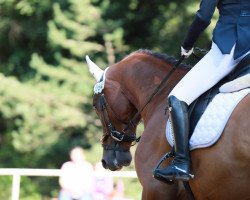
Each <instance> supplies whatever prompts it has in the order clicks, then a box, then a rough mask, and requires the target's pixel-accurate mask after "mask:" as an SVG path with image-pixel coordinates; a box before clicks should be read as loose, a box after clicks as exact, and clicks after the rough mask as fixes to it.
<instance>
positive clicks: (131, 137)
mask: <svg viewBox="0 0 250 200" xmlns="http://www.w3.org/2000/svg"><path fill="white" fill-rule="evenodd" d="M96 95H98V97H97V98H98V99H97V101H99V102H96V103H98V104H99V105H100V109H99V110H98V109H97V107H96V105H93V106H94V108H95V109H96V110H97V111H98V112H99V113H100V115H99V116H100V120H101V121H102V122H103V125H104V134H103V137H102V139H101V142H102V145H103V147H104V149H106V150H118V151H119V150H120V151H124V149H118V148H116V147H112V146H110V145H104V142H105V141H106V140H107V139H108V138H109V137H111V138H112V139H113V140H114V141H115V142H116V143H120V142H131V143H132V142H138V141H139V138H136V134H135V133H134V132H132V133H131V129H133V130H134V128H135V127H136V126H137V124H138V120H137V122H136V123H135V122H134V121H131V120H128V121H127V122H125V121H123V120H121V119H120V118H119V117H118V116H117V114H116V113H115V112H114V111H113V110H112V108H111V107H110V105H109V104H108V102H107V100H106V98H105V95H104V93H103V92H101V93H100V94H96ZM107 107H108V108H109V110H110V111H111V112H112V113H113V116H115V118H116V119H117V120H118V121H119V122H121V123H122V124H124V125H125V128H124V129H122V131H118V130H117V129H116V128H115V126H114V125H113V123H112V121H111V119H110V117H109V114H108V111H107ZM133 119H134V118H133Z"/></svg>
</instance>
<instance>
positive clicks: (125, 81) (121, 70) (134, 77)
mask: <svg viewBox="0 0 250 200" xmlns="http://www.w3.org/2000/svg"><path fill="white" fill-rule="evenodd" d="M172 66H173V64H171V63H168V62H166V61H164V60H162V59H159V58H157V57H154V56H152V55H149V54H145V53H135V54H133V55H131V56H129V57H127V58H125V59H124V60H122V61H121V62H119V63H117V64H116V65H115V66H114V67H113V69H112V68H111V71H113V74H114V76H115V77H116V80H117V81H119V83H120V85H121V87H122V90H123V91H124V93H125V95H126V96H127V98H128V99H129V101H130V102H131V103H132V104H133V105H134V106H135V108H136V109H137V110H138V111H139V110H140V109H141V108H142V107H143V106H144V105H145V103H146V102H147V100H148V99H149V97H150V96H151V95H152V94H153V92H154V90H155V89H156V88H157V86H158V85H159V84H160V83H161V81H162V80H163V78H164V77H165V76H166V75H167V74H168V72H169V71H170V70H171V69H172ZM186 72H187V71H186V70H183V69H177V70H176V72H175V73H173V74H172V76H171V77H170V78H169V80H168V81H167V83H166V85H165V86H164V87H163V89H162V90H161V91H159V92H158V94H157V95H156V96H155V97H154V98H153V99H152V101H150V103H149V104H148V105H147V106H146V107H145V109H144V110H143V112H142V113H141V116H142V118H143V119H144V121H147V120H148V118H149V117H150V115H151V114H153V112H154V111H156V110H157V109H156V108H157V107H162V105H164V106H165V105H166V97H167V96H168V94H169V93H170V91H171V89H172V88H173V87H174V86H175V85H176V83H177V82H178V81H179V80H180V79H181V78H182V77H183V76H184V75H185V74H186Z"/></svg>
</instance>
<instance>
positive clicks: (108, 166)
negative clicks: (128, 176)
mask: <svg viewBox="0 0 250 200" xmlns="http://www.w3.org/2000/svg"><path fill="white" fill-rule="evenodd" d="M102 166H103V167H104V168H105V169H109V170H111V171H119V170H121V169H122V167H123V166H122V165H119V163H118V162H117V160H116V159H115V160H114V162H113V163H112V164H108V163H107V162H106V161H105V160H102Z"/></svg>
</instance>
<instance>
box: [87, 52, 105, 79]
mask: <svg viewBox="0 0 250 200" xmlns="http://www.w3.org/2000/svg"><path fill="white" fill-rule="evenodd" d="M86 61H87V64H88V67H89V72H90V73H91V74H92V75H93V76H94V78H95V80H96V81H97V82H99V81H100V79H101V77H102V75H103V72H104V71H103V70H102V69H101V68H100V67H98V66H97V65H96V64H95V63H94V62H92V61H91V60H90V58H89V56H88V55H87V56H86Z"/></svg>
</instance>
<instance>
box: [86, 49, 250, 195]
mask: <svg viewBox="0 0 250 200" xmlns="http://www.w3.org/2000/svg"><path fill="white" fill-rule="evenodd" d="M87 62H88V65H89V67H90V72H91V73H92V74H93V75H94V77H95V78H96V80H97V82H99V83H103V84H99V85H98V84H97V85H96V86H95V94H94V96H93V106H94V108H95V110H96V112H97V115H98V116H99V117H100V120H101V123H102V127H103V133H104V135H103V138H102V145H103V149H104V150H103V156H102V163H103V166H104V168H106V169H110V170H112V171H115V170H119V169H121V168H122V167H123V166H128V165H129V164H130V163H131V160H132V156H131V153H130V148H131V143H132V142H133V141H134V140H135V133H136V127H137V124H138V123H139V121H140V120H143V123H144V132H143V133H142V136H141V139H140V141H139V143H138V145H137V148H136V152H135V157H134V162H135V168H136V172H137V175H138V179H139V181H140V183H141V185H142V199H143V200H163V199H164V200H176V199H187V196H186V195H185V192H184V190H183V187H182V185H181V184H180V183H179V182H175V183H174V184H173V185H168V184H165V183H162V182H160V181H158V180H156V179H154V178H153V176H152V171H153V169H154V167H155V166H156V164H157V162H158V161H159V159H160V158H161V157H162V156H163V155H164V154H165V153H166V152H168V151H170V150H171V147H170V145H169V143H168V142H167V140H166V136H165V130H166V121H167V118H168V113H167V112H166V111H165V109H166V98H167V96H168V94H169V92H170V91H171V89H172V88H173V87H174V86H175V85H176V84H177V83H178V81H179V80H180V79H181V78H182V77H183V76H184V75H185V74H186V73H187V72H188V69H187V68H185V66H183V64H182V65H181V66H180V67H178V68H177V69H176V71H175V72H174V73H173V74H172V76H170V77H169V80H168V81H167V83H166V85H165V86H164V88H163V89H162V90H161V91H160V92H158V93H157V95H156V96H155V97H154V98H153V99H152V100H151V101H150V102H149V103H148V105H147V106H146V107H145V108H144V109H142V107H143V106H144V105H145V102H146V100H147V99H148V98H149V96H150V95H151V94H152V93H153V91H154V90H155V88H156V87H157V86H158V85H159V83H160V82H161V80H162V79H163V78H164V76H165V75H166V74H168V72H169V71H170V70H171V68H172V66H173V65H174V63H176V60H174V59H173V58H171V57H169V56H167V55H165V54H164V55H163V54H158V53H154V52H151V51H149V50H138V51H136V52H134V53H132V54H130V55H129V56H127V57H125V58H124V59H123V60H121V61H120V62H118V63H116V64H114V65H112V66H110V67H109V68H108V69H106V70H105V72H104V71H103V70H101V69H100V68H99V67H98V66H97V65H96V64H94V63H93V62H92V61H91V60H90V59H89V58H88V57H87ZM141 110H142V111H141ZM138 111H141V112H140V113H139V114H138ZM136 114H137V115H136ZM135 115H136V116H135ZM132 118H133V119H134V120H132V121H131V119H132ZM249 119H250V95H247V96H246V97H245V98H243V100H242V101H241V102H240V103H239V104H238V105H237V107H236V108H235V109H234V111H233V113H232V115H231V116H230V119H229V121H228V123H227V125H226V127H225V129H224V131H223V133H222V136H221V137H220V139H219V141H218V142H217V143H215V144H214V145H213V146H211V147H207V148H202V149H196V150H193V151H191V159H192V169H193V173H194V175H195V178H194V179H192V180H191V181H190V182H189V184H190V187H191V189H192V192H193V194H194V197H195V199H196V200H222V199H226V200H235V199H241V200H243V199H250V123H249ZM165 162H166V164H168V162H170V161H165Z"/></svg>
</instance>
